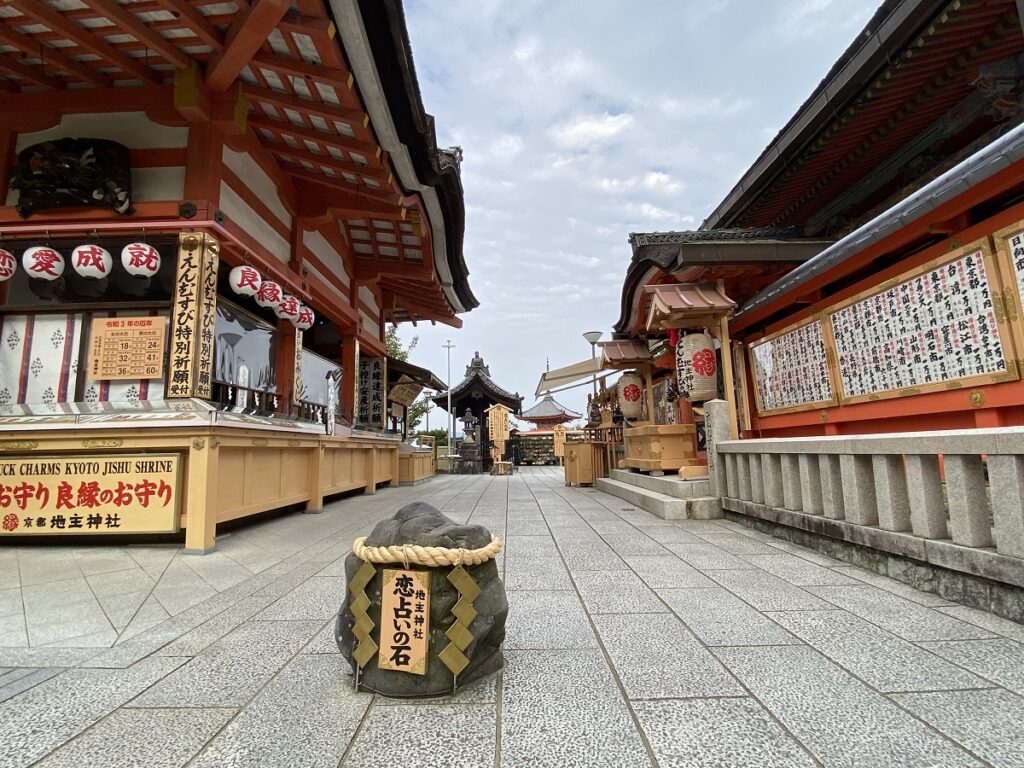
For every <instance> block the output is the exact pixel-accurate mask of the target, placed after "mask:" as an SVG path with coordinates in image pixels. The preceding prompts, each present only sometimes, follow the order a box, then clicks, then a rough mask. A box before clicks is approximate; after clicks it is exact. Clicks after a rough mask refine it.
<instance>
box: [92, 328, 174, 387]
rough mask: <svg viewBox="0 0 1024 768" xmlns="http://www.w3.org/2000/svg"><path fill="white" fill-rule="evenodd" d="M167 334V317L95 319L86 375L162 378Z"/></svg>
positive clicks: (104, 378)
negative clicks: (87, 373)
mask: <svg viewBox="0 0 1024 768" xmlns="http://www.w3.org/2000/svg"><path fill="white" fill-rule="evenodd" d="M166 338H167V318H166V317H104V318H96V319H94V320H93V321H92V337H91V342H90V347H89V378H91V379H94V380H96V381H117V380H122V379H159V378H161V377H162V376H163V375H164V354H165V346H166Z"/></svg>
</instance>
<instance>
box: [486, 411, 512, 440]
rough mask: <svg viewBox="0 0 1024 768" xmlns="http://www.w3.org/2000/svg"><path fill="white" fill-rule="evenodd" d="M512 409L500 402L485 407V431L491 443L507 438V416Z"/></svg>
mask: <svg viewBox="0 0 1024 768" xmlns="http://www.w3.org/2000/svg"><path fill="white" fill-rule="evenodd" d="M511 413H512V411H511V410H510V409H509V408H506V407H505V406H504V405H502V404H501V403H495V404H494V405H492V406H491V407H490V408H488V409H487V431H488V437H489V438H490V439H491V442H492V443H500V442H503V441H505V440H508V435H509V428H508V417H509V414H511Z"/></svg>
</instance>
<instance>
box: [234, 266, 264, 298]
mask: <svg viewBox="0 0 1024 768" xmlns="http://www.w3.org/2000/svg"><path fill="white" fill-rule="evenodd" d="M262 283H263V278H262V277H260V273H259V272H257V271H256V270H255V269H253V268H252V267H249V266H245V265H242V266H239V267H235V268H234V269H232V270H231V274H229V275H228V284H229V285H230V286H231V290H232V291H234V292H235V293H237V294H238V295H239V296H255V295H257V294H258V293H259V292H260V285H261V284H262Z"/></svg>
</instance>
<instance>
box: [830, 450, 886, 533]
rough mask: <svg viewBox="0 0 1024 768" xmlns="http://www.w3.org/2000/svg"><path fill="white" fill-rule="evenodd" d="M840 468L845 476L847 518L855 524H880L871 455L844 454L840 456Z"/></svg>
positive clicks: (844, 488) (844, 493)
mask: <svg viewBox="0 0 1024 768" xmlns="http://www.w3.org/2000/svg"><path fill="white" fill-rule="evenodd" d="M839 468H840V472H841V474H842V476H843V485H842V489H843V497H844V503H845V506H846V519H847V520H848V521H849V522H851V523H853V524H854V525H878V504H877V502H876V501H875V473H874V471H873V468H872V466H871V457H870V456H860V455H851V454H843V455H842V456H840V457H839Z"/></svg>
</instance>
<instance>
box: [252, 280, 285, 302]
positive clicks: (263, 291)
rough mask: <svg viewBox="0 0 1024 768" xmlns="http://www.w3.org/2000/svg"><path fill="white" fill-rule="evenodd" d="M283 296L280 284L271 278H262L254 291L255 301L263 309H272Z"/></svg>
mask: <svg viewBox="0 0 1024 768" xmlns="http://www.w3.org/2000/svg"><path fill="white" fill-rule="evenodd" d="M283 298H284V291H282V290H281V286H280V285H278V284H277V283H275V282H273V281H272V280H264V281H263V282H262V283H260V287H259V290H258V291H256V303H257V304H259V305H260V306H261V307H263V308H264V309H274V308H275V307H276V306H277V304H278V302H280V301H281V299H283Z"/></svg>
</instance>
